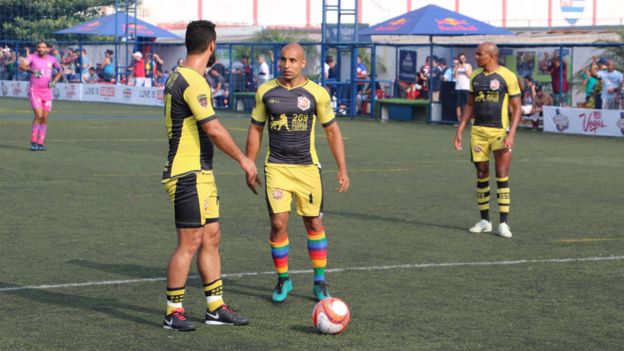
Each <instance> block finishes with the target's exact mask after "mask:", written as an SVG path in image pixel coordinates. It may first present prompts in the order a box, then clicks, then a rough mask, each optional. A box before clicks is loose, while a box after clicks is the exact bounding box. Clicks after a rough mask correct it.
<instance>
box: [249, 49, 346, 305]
mask: <svg viewBox="0 0 624 351" xmlns="http://www.w3.org/2000/svg"><path fill="white" fill-rule="evenodd" d="M279 66H280V69H281V72H282V76H281V77H279V78H277V79H273V80H271V81H268V82H266V83H264V84H263V85H262V86H260V88H259V89H258V91H257V93H256V107H255V108H254V109H253V111H252V114H251V115H252V118H251V125H250V127H249V132H248V135H247V157H249V158H250V159H252V160H255V159H256V157H257V156H258V150H259V148H260V144H261V141H262V133H263V130H264V126H265V125H267V127H268V134H269V150H268V152H267V155H266V160H265V167H264V171H265V176H266V187H265V190H266V199H267V206H268V209H269V214H270V217H271V234H270V241H269V243H270V245H271V255H272V257H273V263H274V266H275V270H276V272H277V275H278V282H277V285H276V287H275V290H274V291H273V297H272V299H273V301H274V302H283V301H284V300H285V299H286V297H287V296H288V293H289V292H290V291H291V290H292V282H291V280H290V278H289V276H288V244H289V241H288V218H289V213H290V209H291V202H292V198H293V197H294V198H295V200H296V202H297V214H299V216H302V217H303V223H304V225H305V228H306V231H307V238H308V253H309V254H310V258H311V260H312V268H313V269H314V285H313V288H312V291H313V294H314V296H315V297H316V299H318V300H321V299H323V298H327V297H329V296H330V294H329V292H328V290H327V284H326V283H325V267H326V264H327V238H326V236H325V230H324V228H323V220H322V214H323V185H322V183H321V165H320V163H319V160H318V157H317V155H316V149H315V145H314V136H315V135H314V127H315V125H316V123H317V121H318V122H320V123H321V125H322V126H323V128H324V130H325V134H326V135H327V141H328V142H329V147H330V149H331V151H332V153H333V155H334V158H335V159H336V163H337V164H338V176H337V177H338V183H339V186H338V189H337V190H338V191H339V192H345V191H347V189H349V177H348V175H347V164H346V161H345V151H344V144H343V141H342V134H341V132H340V128H339V127H338V123H336V118H335V116H334V111H333V109H332V104H331V99H330V97H329V94H328V93H327V90H325V89H324V88H323V87H321V86H319V85H318V84H316V83H314V82H312V81H310V80H308V79H307V78H306V77H305V76H304V75H303V74H302V70H303V68H304V67H305V66H306V58H305V52H304V50H303V48H302V47H301V46H300V45H299V44H295V43H291V44H288V45H286V46H285V47H284V48H283V49H282V51H281V55H280V58H279Z"/></svg>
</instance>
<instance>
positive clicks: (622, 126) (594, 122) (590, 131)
mask: <svg viewBox="0 0 624 351" xmlns="http://www.w3.org/2000/svg"><path fill="white" fill-rule="evenodd" d="M544 131H545V132H551V133H559V134H582V135H598V136H614V137H623V136H624V111H620V110H592V109H585V108H563V107H554V106H544Z"/></svg>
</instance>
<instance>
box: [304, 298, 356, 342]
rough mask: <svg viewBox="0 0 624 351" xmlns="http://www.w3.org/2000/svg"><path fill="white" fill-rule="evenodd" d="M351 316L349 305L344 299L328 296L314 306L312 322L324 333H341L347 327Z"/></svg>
mask: <svg viewBox="0 0 624 351" xmlns="http://www.w3.org/2000/svg"><path fill="white" fill-rule="evenodd" d="M349 316H350V314H349V307H348V306H347V304H346V303H344V301H342V300H341V299H338V298H335V297H328V298H326V299H323V300H321V301H319V302H318V303H317V304H316V306H314V310H313V311H312V323H314V327H315V328H316V330H318V331H319V332H321V333H323V334H340V333H342V332H343V331H344V330H345V329H346V328H347V324H349Z"/></svg>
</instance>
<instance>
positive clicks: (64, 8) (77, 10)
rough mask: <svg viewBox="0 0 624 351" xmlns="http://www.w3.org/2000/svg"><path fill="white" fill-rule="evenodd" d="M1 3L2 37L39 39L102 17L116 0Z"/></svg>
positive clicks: (11, 0) (12, 0)
mask: <svg viewBox="0 0 624 351" xmlns="http://www.w3.org/2000/svg"><path fill="white" fill-rule="evenodd" d="M0 4H2V6H1V7H0V23H2V26H1V27H0V38H2V39H5V40H28V41H36V40H42V39H46V40H53V39H54V38H56V37H57V36H56V35H55V34H54V32H56V31H58V30H61V29H64V28H68V27H71V26H73V25H76V24H78V23H81V22H84V21H87V20H89V19H91V18H94V17H97V16H99V15H100V12H99V11H100V9H101V7H102V6H105V5H111V4H114V0H0ZM63 39H64V40H65V39H71V38H70V37H67V36H64V37H63Z"/></svg>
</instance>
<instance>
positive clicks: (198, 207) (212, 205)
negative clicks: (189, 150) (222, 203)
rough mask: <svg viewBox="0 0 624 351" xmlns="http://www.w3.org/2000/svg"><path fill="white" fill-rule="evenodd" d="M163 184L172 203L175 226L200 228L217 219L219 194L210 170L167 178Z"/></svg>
mask: <svg viewBox="0 0 624 351" xmlns="http://www.w3.org/2000/svg"><path fill="white" fill-rule="evenodd" d="M164 186H165V190H166V191H167V194H169V198H170V199H171V202H172V203H173V209H174V212H175V225H176V228H201V227H203V226H204V225H206V224H208V223H214V222H217V221H219V194H218V192H217V185H216V183H215V179H214V176H213V174H212V171H202V172H197V173H195V172H193V173H189V174H186V175H184V176H181V177H179V178H173V179H168V180H166V181H165V182H164Z"/></svg>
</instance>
